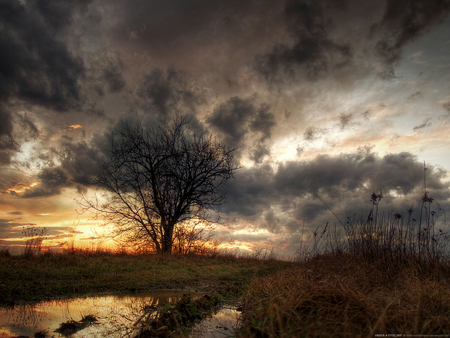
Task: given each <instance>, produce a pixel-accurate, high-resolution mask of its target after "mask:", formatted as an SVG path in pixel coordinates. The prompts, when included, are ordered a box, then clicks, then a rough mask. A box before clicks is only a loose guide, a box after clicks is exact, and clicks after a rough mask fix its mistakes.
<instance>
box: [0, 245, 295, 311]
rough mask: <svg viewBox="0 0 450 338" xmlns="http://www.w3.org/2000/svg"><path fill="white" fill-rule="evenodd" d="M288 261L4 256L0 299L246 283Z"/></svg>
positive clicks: (0, 268)
mask: <svg viewBox="0 0 450 338" xmlns="http://www.w3.org/2000/svg"><path fill="white" fill-rule="evenodd" d="M289 265H292V263H288V262H280V261H275V260H257V259H244V258H236V257H232V256H216V257H204V256H162V255H125V254H112V253H104V252H103V253H102V252H100V253H95V252H94V253H89V252H78V253H64V254H53V253H51V254H43V255H36V256H31V257H23V256H10V257H8V256H3V257H0V303H1V304H5V305H8V304H14V303H17V302H31V301H40V300H44V299H51V298H56V297H70V296H75V295H83V294H92V293H105V292H115V291H127V290H128V291H139V290H150V289H186V288H187V287H189V286H191V287H196V286H197V285H211V283H217V282H218V281H219V282H220V281H224V282H228V281H229V282H232V281H241V282H244V283H247V282H249V281H250V280H251V279H252V278H253V277H255V276H262V275H267V274H269V273H273V272H275V271H277V270H279V269H282V268H286V267H288V266H289ZM208 281H209V282H211V283H208ZM201 282H203V283H201ZM205 282H206V283H205Z"/></svg>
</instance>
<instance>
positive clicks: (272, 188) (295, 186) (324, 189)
mask: <svg viewBox="0 0 450 338" xmlns="http://www.w3.org/2000/svg"><path fill="white" fill-rule="evenodd" d="M445 174H446V172H442V171H440V170H438V169H436V168H433V167H429V168H428V169H427V171H426V184H427V190H428V191H429V192H430V196H432V197H433V198H435V200H436V201H439V202H442V203H444V204H445V203H447V202H446V201H447V200H448V198H449V195H450V189H449V188H450V185H449V184H448V183H443V182H442V181H441V179H442V178H443V177H444V176H445ZM423 187H424V166H423V162H419V161H418V160H417V158H416V157H415V156H413V155H412V154H410V153H407V152H403V153H399V154H389V155H386V156H383V157H379V156H377V155H376V154H374V153H373V152H371V150H370V149H369V148H364V149H359V150H358V151H356V152H354V153H350V154H341V155H338V156H328V155H320V156H317V157H316V158H315V159H314V160H311V161H288V162H286V163H281V164H279V165H278V167H277V168H276V169H273V168H271V167H270V166H263V167H255V168H252V169H245V170H238V171H237V173H236V180H235V181H232V182H231V183H230V184H229V185H228V186H227V189H228V197H229V200H230V202H229V203H228V204H226V205H224V206H223V210H224V211H226V212H227V213H230V215H234V217H239V216H241V217H246V218H247V219H249V220H253V221H256V222H258V220H259V218H260V215H261V214H262V213H263V212H264V211H265V210H267V208H268V206H271V207H272V208H278V210H279V211H278V212H281V214H279V215H282V214H283V215H284V216H283V217H285V223H284V226H287V224H291V223H292V224H291V225H292V226H294V227H295V226H297V225H296V224H297V222H296V220H302V219H306V221H308V222H313V221H314V220H315V219H316V218H317V219H318V218H322V217H323V215H324V214H325V215H326V214H327V213H326V212H325V210H326V209H327V208H326V207H325V205H324V203H323V202H322V201H321V200H320V199H318V198H317V196H319V197H320V198H322V199H323V200H325V201H326V203H327V204H328V205H329V206H330V207H331V208H334V209H336V210H337V211H338V210H339V211H340V212H341V213H344V212H345V211H350V212H356V213H358V212H360V211H361V210H363V209H367V208H370V205H371V204H370V195H371V194H372V192H376V193H378V192H379V191H382V193H383V195H384V196H385V197H384V200H385V201H386V202H387V203H386V205H387V208H397V207H399V208H407V207H408V203H412V202H411V201H413V202H414V203H415V204H417V203H418V202H419V201H420V197H421V196H422V195H423ZM410 206H411V205H409V207H410ZM389 210H390V209H389ZM405 210H406V209H405ZM405 210H400V211H405ZM289 211H291V212H292V213H291V214H290V215H291V216H289ZM278 223H279V224H280V225H279V226H283V224H282V223H280V222H279V221H278Z"/></svg>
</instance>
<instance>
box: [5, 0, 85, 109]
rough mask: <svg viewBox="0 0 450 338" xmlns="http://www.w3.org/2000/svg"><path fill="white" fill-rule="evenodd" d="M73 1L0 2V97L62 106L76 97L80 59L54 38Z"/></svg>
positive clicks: (74, 102)
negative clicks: (0, 32) (0, 31)
mask: <svg viewBox="0 0 450 338" xmlns="http://www.w3.org/2000/svg"><path fill="white" fill-rule="evenodd" d="M79 4H80V3H79V2H76V1H74V2H72V1H61V2H58V3H57V4H54V3H53V2H50V1H37V2H27V4H26V5H23V4H21V3H20V2H19V1H14V0H2V1H1V3H0V21H1V22H2V28H1V29H2V34H0V45H1V46H2V48H1V50H0V75H1V76H0V100H2V101H4V102H8V101H9V100H11V99H13V98H18V99H21V100H25V101H28V102H30V103H33V104H38V105H42V106H46V107H48V108H52V109H55V110H60V111H63V110H67V109H69V108H71V107H74V106H77V104H78V102H79V100H80V88H79V84H78V79H79V78H80V77H81V76H82V75H83V72H84V66H83V62H82V61H81V60H80V59H78V58H77V57H75V56H74V55H73V54H72V53H71V52H70V51H69V49H68V48H67V46H66V45H65V43H64V42H63V41H62V40H61V39H59V38H58V37H57V36H58V31H59V30H60V29H61V28H62V27H65V26H67V25H68V24H69V23H70V18H71V13H72V12H73V10H74V9H75V8H77V7H79Z"/></svg>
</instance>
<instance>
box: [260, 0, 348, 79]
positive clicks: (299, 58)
mask: <svg viewBox="0 0 450 338" xmlns="http://www.w3.org/2000/svg"><path fill="white" fill-rule="evenodd" d="M325 6H326V7H328V8H327V9H328V10H329V11H330V12H334V11H341V10H342V9H343V6H342V4H341V2H340V1H321V2H319V1H302V0H293V1H289V2H288V3H287V5H286V9H285V15H286V22H287V26H288V30H289V32H290V34H291V35H292V36H293V37H294V40H295V42H294V44H293V45H288V44H282V43H277V44H276V45H275V46H274V47H273V49H272V51H271V52H270V53H267V54H261V55H258V56H257V57H256V58H255V68H256V70H258V71H259V72H260V73H261V74H262V75H263V76H264V77H265V79H266V80H268V81H271V80H273V79H276V78H277V77H286V76H288V77H291V78H293V77H295V76H296V75H297V74H298V73H299V72H300V73H302V74H303V75H304V76H305V77H307V78H308V79H311V80H314V79H317V78H318V77H320V76H322V75H325V74H327V73H328V72H329V71H330V70H332V69H339V68H342V67H344V66H346V65H348V64H349V63H350V62H351V61H352V58H353V47H352V46H351V45H350V44H349V43H346V42H337V41H334V40H333V38H331V37H330V34H329V31H330V28H331V27H332V24H331V23H332V17H329V16H327V15H326V14H325V11H324V7H325Z"/></svg>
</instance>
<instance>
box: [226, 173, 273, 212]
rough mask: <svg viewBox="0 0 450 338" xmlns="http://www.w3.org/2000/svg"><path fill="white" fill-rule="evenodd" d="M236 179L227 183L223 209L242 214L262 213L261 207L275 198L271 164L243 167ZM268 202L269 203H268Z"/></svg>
mask: <svg viewBox="0 0 450 338" xmlns="http://www.w3.org/2000/svg"><path fill="white" fill-rule="evenodd" d="M235 176H236V179H234V180H231V181H229V182H228V183H227V186H226V189H227V200H228V201H229V202H228V203H227V204H225V205H223V206H221V209H222V210H226V212H230V213H232V214H237V215H242V216H255V215H258V214H260V212H261V208H262V207H263V206H265V205H270V204H269V203H270V202H271V201H272V200H273V196H274V191H273V190H272V189H273V178H274V172H273V169H272V167H271V166H269V165H262V166H257V167H253V168H241V169H239V170H238V171H237V172H236V174H235ZM266 203H267V204H266Z"/></svg>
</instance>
